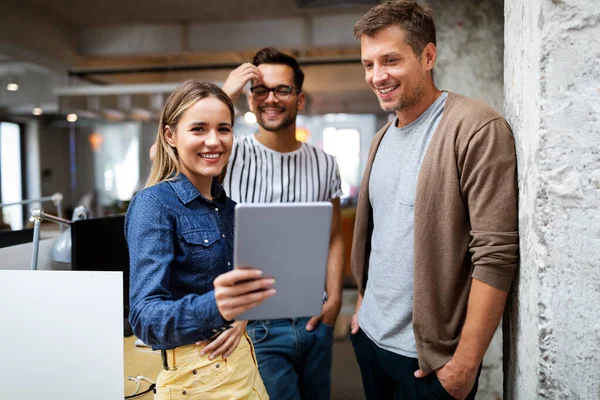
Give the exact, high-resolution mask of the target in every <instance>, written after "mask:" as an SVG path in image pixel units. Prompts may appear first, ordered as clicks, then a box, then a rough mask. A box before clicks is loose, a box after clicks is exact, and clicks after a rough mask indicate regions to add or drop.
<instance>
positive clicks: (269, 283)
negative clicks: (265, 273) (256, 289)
mask: <svg viewBox="0 0 600 400" xmlns="http://www.w3.org/2000/svg"><path fill="white" fill-rule="evenodd" d="M267 284H268V285H274V284H275V279H267Z"/></svg>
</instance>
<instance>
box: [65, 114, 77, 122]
mask: <svg viewBox="0 0 600 400" xmlns="http://www.w3.org/2000/svg"><path fill="white" fill-rule="evenodd" d="M67 121H69V122H75V121H77V114H69V115H67Z"/></svg>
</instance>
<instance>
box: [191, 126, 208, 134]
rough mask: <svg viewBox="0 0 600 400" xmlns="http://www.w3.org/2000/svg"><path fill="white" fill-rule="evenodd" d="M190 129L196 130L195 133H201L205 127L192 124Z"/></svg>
mask: <svg viewBox="0 0 600 400" xmlns="http://www.w3.org/2000/svg"><path fill="white" fill-rule="evenodd" d="M190 131H192V132H196V133H203V132H205V129H204V127H203V126H199V125H196V126H192V128H191V129H190Z"/></svg>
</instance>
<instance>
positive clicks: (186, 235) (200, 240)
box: [182, 229, 219, 247]
mask: <svg viewBox="0 0 600 400" xmlns="http://www.w3.org/2000/svg"><path fill="white" fill-rule="evenodd" d="M182 236H183V240H185V242H186V243H188V244H190V245H194V246H202V247H210V246H211V245H212V244H213V243H214V242H216V241H217V240H219V231H218V230H216V229H210V230H209V229H204V230H197V231H189V232H183V233H182Z"/></svg>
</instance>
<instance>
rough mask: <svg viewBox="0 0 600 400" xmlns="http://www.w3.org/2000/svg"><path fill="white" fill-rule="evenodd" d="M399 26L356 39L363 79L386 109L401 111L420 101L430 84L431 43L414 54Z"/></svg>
mask: <svg viewBox="0 0 600 400" xmlns="http://www.w3.org/2000/svg"><path fill="white" fill-rule="evenodd" d="M404 35H405V34H404V31H403V30H402V28H400V27H399V26H395V25H392V26H389V27H387V28H385V29H382V30H380V31H379V32H377V33H375V34H374V35H373V36H367V35H362V36H361V38H360V46H361V59H362V64H363V67H364V69H365V80H366V81H367V84H368V85H369V86H370V87H371V90H373V92H374V93H375V94H376V95H377V98H378V100H379V104H380V105H381V108H382V109H383V110H384V111H386V112H401V111H405V110H407V109H410V108H411V107H414V106H415V105H417V104H419V102H420V101H421V100H422V98H423V95H424V93H425V92H426V91H427V90H429V89H431V87H433V80H432V78H431V72H430V71H431V70H432V69H433V65H434V64H435V46H434V45H433V44H432V43H429V44H428V45H427V46H425V48H424V49H423V52H422V54H421V56H420V57H417V56H416V55H415V53H414V51H413V49H412V48H411V47H410V45H408V43H406V41H405V39H404Z"/></svg>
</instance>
